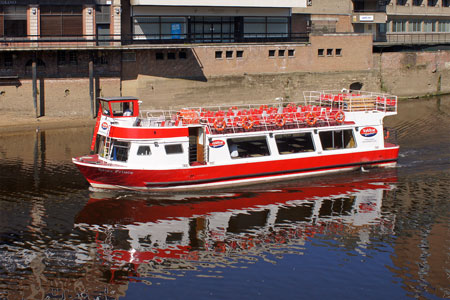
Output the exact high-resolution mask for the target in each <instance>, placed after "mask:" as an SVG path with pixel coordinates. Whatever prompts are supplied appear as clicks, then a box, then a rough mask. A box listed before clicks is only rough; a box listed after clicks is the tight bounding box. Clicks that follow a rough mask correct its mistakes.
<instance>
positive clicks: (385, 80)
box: [373, 51, 450, 96]
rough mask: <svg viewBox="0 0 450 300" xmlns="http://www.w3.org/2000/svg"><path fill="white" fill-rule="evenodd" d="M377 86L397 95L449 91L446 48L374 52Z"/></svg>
mask: <svg viewBox="0 0 450 300" xmlns="http://www.w3.org/2000/svg"><path fill="white" fill-rule="evenodd" d="M373 57H374V70H375V71H377V72H378V76H379V78H380V89H382V90H386V91H389V92H390V93H393V94H398V95H401V96H417V95H426V94H435V93H450V51H436V52H388V53H383V54H374V56H373Z"/></svg>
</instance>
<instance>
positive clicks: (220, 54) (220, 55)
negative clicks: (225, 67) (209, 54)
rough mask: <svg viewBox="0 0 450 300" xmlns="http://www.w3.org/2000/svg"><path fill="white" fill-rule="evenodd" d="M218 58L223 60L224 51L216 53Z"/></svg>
mask: <svg viewBox="0 0 450 300" xmlns="http://www.w3.org/2000/svg"><path fill="white" fill-rule="evenodd" d="M216 58H217V59H221V58H222V51H216Z"/></svg>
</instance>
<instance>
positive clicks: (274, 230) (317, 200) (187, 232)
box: [76, 170, 396, 281]
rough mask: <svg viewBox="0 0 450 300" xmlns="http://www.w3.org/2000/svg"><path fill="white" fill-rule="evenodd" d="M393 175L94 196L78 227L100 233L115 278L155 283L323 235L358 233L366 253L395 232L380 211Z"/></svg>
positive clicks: (100, 248)
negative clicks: (206, 191)
mask: <svg viewBox="0 0 450 300" xmlns="http://www.w3.org/2000/svg"><path fill="white" fill-rule="evenodd" d="M392 172H394V173H392ZM392 172H388V174H389V175H390V176H389V177H386V174H387V173H386V171H385V172H382V173H381V174H382V175H383V176H379V175H380V174H378V176H377V175H373V174H372V175H370V174H362V175H361V174H356V176H353V175H350V176H349V175H346V176H342V177H338V180H337V181H335V182H334V183H326V184H324V183H323V182H320V184H319V183H316V184H314V182H313V183H312V184H311V181H308V182H303V183H302V182H295V183H292V182H291V183H289V184H284V185H279V186H276V188H275V189H271V190H265V191H256V190H255V188H253V190H251V189H250V188H247V189H242V190H240V191H239V192H234V193H221V194H214V195H193V194H191V195H187V196H186V195H179V194H173V195H166V196H160V197H157V198H156V199H157V200H155V198H153V197H152V199H151V200H149V199H136V195H134V196H124V197H123V198H121V199H117V197H116V198H115V199H113V198H111V199H108V198H103V199H101V198H97V197H98V195H96V194H92V197H91V199H90V201H89V202H88V203H87V205H86V206H85V207H84V209H83V210H82V211H81V212H80V213H79V214H78V216H77V219H76V223H77V224H76V226H77V227H78V228H79V229H80V230H84V231H90V232H91V234H92V235H94V236H95V241H96V244H97V246H96V247H97V250H96V251H97V254H98V255H99V256H100V257H101V259H102V260H103V262H104V263H106V264H107V265H109V266H110V268H111V272H112V273H111V276H112V278H111V280H113V281H120V280H129V278H130V276H132V278H134V279H135V280H136V279H137V278H139V277H140V278H141V279H142V278H146V277H152V278H155V274H157V273H159V272H161V271H165V273H164V274H165V276H170V275H168V274H167V272H170V270H176V269H183V270H188V269H198V268H205V267H208V265H209V266H211V267H213V266H214V265H217V264H220V265H222V266H223V264H224V263H227V264H234V263H237V262H238V260H239V259H242V258H244V259H245V257H248V256H252V257H253V259H254V257H255V256H256V257H260V258H262V259H267V255H268V254H272V255H277V256H278V255H279V254H281V255H282V254H283V252H284V251H289V249H290V248H291V247H295V251H296V252H302V251H301V248H302V247H304V246H305V242H306V241H308V240H310V239H311V238H314V239H315V238H317V237H318V236H323V235H352V236H355V235H356V236H357V237H358V238H357V239H356V240H358V241H357V244H358V245H356V246H355V248H356V247H358V246H359V247H358V248H359V249H360V248H361V244H364V243H367V242H368V239H369V235H370V234H378V235H384V234H391V233H392V230H393V225H394V217H393V216H392V215H389V214H386V213H383V214H382V213H381V205H382V200H383V197H386V193H389V192H390V191H392V190H393V189H394V183H395V182H396V176H395V170H392ZM393 174H394V175H393ZM365 175H367V176H365ZM351 176H353V177H351ZM339 178H340V179H339ZM271 188H273V186H271ZM142 197H148V196H144V195H142ZM119 198H120V197H119ZM181 199H182V200H183V201H173V200H181ZM352 239H353V240H354V238H352ZM299 247H300V249H299ZM363 248H364V247H363ZM200 262H201V263H200ZM120 271H125V272H120Z"/></svg>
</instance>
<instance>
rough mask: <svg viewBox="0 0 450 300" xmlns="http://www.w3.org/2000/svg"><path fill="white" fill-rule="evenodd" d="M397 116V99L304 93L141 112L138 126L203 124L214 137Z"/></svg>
mask: <svg viewBox="0 0 450 300" xmlns="http://www.w3.org/2000/svg"><path fill="white" fill-rule="evenodd" d="M374 111H376V112H382V113H385V114H396V113H397V97H396V96H392V95H386V94H377V93H364V92H361V93H357V94H348V93H342V92H333V91H329V92H328V91H327V92H305V93H304V101H303V102H302V103H294V102H290V103H286V102H280V103H275V104H258V105H233V106H230V107H221V106H215V107H191V108H184V109H181V110H177V111H175V110H173V111H172V110H151V111H142V112H141V117H140V119H139V121H138V122H137V123H136V124H135V125H137V126H140V127H178V126H195V125H202V126H206V127H208V128H209V132H211V133H213V134H220V133H237V132H243V131H271V130H280V129H294V128H306V127H323V126H337V125H346V124H354V123H352V122H348V121H346V120H345V116H346V113H349V112H352V113H355V112H356V113H365V112H374Z"/></svg>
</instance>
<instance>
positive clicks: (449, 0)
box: [442, 0, 450, 7]
mask: <svg viewBox="0 0 450 300" xmlns="http://www.w3.org/2000/svg"><path fill="white" fill-rule="evenodd" d="M442 6H443V7H450V0H442Z"/></svg>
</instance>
